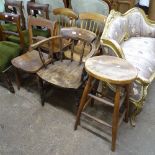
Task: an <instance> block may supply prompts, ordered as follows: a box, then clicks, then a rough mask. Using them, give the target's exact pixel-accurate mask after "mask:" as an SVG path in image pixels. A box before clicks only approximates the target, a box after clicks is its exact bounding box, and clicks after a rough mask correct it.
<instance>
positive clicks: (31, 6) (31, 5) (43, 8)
mask: <svg viewBox="0 0 155 155" xmlns="http://www.w3.org/2000/svg"><path fill="white" fill-rule="evenodd" d="M32 10H33V13H34V11H40V12H38V13H37V14H42V15H43V16H45V18H47V19H49V4H40V3H35V2H31V1H30V2H27V12H28V15H33V14H32V12H31V11H32Z"/></svg>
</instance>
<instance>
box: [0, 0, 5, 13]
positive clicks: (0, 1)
mask: <svg viewBox="0 0 155 155" xmlns="http://www.w3.org/2000/svg"><path fill="white" fill-rule="evenodd" d="M3 11H4V0H0V12H3Z"/></svg>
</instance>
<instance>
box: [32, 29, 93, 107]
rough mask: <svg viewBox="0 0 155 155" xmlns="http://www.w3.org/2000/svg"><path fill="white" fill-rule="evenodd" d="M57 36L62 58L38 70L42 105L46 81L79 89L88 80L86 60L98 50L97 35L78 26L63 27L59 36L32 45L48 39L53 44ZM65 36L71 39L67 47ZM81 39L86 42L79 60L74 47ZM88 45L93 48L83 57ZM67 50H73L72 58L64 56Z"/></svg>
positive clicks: (34, 46)
mask: <svg viewBox="0 0 155 155" xmlns="http://www.w3.org/2000/svg"><path fill="white" fill-rule="evenodd" d="M55 38H59V41H60V46H59V48H60V50H59V51H60V59H59V60H58V59H56V60H53V61H52V63H51V64H49V65H47V66H46V67H43V68H42V69H41V70H39V71H38V72H37V75H38V76H39V81H40V87H41V103H42V105H44V102H45V95H46V89H45V83H46V84H47V83H48V84H52V85H54V86H57V87H60V88H66V89H73V90H77V91H78V89H79V88H80V87H81V86H82V85H83V84H84V82H85V80H86V75H85V74H84V62H85V60H86V59H88V58H89V57H91V56H93V55H94V53H95V50H96V49H95V45H94V43H93V41H94V39H95V38H96V35H95V34H94V33H93V32H91V31H88V30H84V29H80V28H76V27H70V28H62V29H61V32H60V35H59V36H55V37H52V38H49V39H46V40H43V41H40V43H37V44H34V45H32V48H33V49H35V48H38V47H39V46H41V45H42V44H43V43H45V42H48V41H50V42H51V46H52V45H53V44H52V41H53V40H55ZM63 38H65V39H70V40H71V41H70V44H69V45H68V46H67V47H66V46H65V47H64V46H63V44H62V43H63V42H62V39H63ZM79 40H81V42H84V44H83V46H81V47H82V48H81V49H79V50H81V51H82V52H81V57H80V60H79V61H74V60H73V55H74V47H75V46H76V42H77V41H79ZM86 45H87V46H90V47H91V48H90V51H89V53H88V55H87V56H86V57H85V58H83V53H84V51H85V46H86ZM51 49H53V48H51ZM67 50H71V58H70V59H67V58H65V56H64V52H65V51H67ZM52 55H53V51H52V50H51V52H50V56H52Z"/></svg>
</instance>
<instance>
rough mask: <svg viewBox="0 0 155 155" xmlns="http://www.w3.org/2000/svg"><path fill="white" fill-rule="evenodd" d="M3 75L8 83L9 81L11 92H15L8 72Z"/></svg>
mask: <svg viewBox="0 0 155 155" xmlns="http://www.w3.org/2000/svg"><path fill="white" fill-rule="evenodd" d="M3 75H4V79H5V81H6V83H7V86H8V89H9V90H10V92H11V93H15V89H14V87H13V85H12V82H11V79H10V77H9V76H8V74H7V73H3Z"/></svg>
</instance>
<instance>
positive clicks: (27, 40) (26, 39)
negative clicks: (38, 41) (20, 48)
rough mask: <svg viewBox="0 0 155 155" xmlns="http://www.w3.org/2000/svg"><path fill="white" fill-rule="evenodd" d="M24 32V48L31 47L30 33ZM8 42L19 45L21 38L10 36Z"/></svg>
mask: <svg viewBox="0 0 155 155" xmlns="http://www.w3.org/2000/svg"><path fill="white" fill-rule="evenodd" d="M22 32H23V36H24V46H25V47H29V35H28V31H27V30H24V31H22ZM8 40H9V41H11V42H14V43H19V42H20V38H19V37H18V36H14V35H10V36H8Z"/></svg>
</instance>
